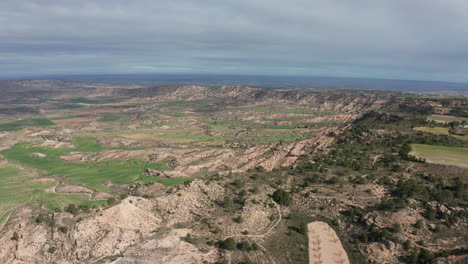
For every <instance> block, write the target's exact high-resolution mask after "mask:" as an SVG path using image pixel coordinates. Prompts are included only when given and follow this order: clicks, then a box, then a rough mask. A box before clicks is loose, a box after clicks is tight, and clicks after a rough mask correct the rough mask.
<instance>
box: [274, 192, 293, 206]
mask: <svg viewBox="0 0 468 264" xmlns="http://www.w3.org/2000/svg"><path fill="white" fill-rule="evenodd" d="M273 200H274V201H275V202H277V203H278V204H280V205H284V206H288V205H290V204H291V202H292V200H291V194H289V193H288V192H287V191H285V190H283V189H278V190H276V191H275V192H274V193H273Z"/></svg>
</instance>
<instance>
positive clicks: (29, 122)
mask: <svg viewBox="0 0 468 264" xmlns="http://www.w3.org/2000/svg"><path fill="white" fill-rule="evenodd" d="M53 125H55V124H54V123H53V122H52V121H50V120H49V119H47V118H29V119H23V120H18V121H15V122H11V123H6V124H0V131H16V130H20V129H22V128H24V127H44V126H53Z"/></svg>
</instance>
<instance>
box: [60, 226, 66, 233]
mask: <svg viewBox="0 0 468 264" xmlns="http://www.w3.org/2000/svg"><path fill="white" fill-rule="evenodd" d="M58 230H59V231H60V232H62V233H65V234H66V233H68V227H66V226H60V227H59V228H58Z"/></svg>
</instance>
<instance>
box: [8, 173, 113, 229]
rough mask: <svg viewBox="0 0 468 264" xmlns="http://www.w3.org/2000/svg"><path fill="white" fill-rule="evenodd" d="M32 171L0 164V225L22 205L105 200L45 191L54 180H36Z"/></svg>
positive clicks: (51, 206) (57, 205)
mask: <svg viewBox="0 0 468 264" xmlns="http://www.w3.org/2000/svg"><path fill="white" fill-rule="evenodd" d="M36 179H37V176H35V175H34V174H33V173H32V172H29V171H26V170H21V169H18V168H15V167H12V166H0V225H1V224H2V223H3V221H4V220H5V219H6V218H7V217H8V215H9V214H10V213H11V212H13V211H14V210H16V209H17V208H19V207H21V206H22V205H24V204H26V203H28V202H32V201H40V202H42V203H44V205H45V207H46V208H48V209H50V210H55V209H57V208H63V207H65V206H66V205H68V204H71V203H74V204H77V205H80V204H87V205H94V204H96V205H99V204H103V203H105V201H89V199H88V196H87V195H84V194H57V193H49V192H46V190H47V189H48V188H51V187H53V186H54V185H55V184H56V182H54V181H37V180H36Z"/></svg>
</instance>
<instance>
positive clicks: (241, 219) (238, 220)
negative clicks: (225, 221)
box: [233, 215, 244, 224]
mask: <svg viewBox="0 0 468 264" xmlns="http://www.w3.org/2000/svg"><path fill="white" fill-rule="evenodd" d="M233 220H234V222H236V223H239V224H240V223H243V222H244V218H242V216H241V215H239V216H238V217H235V218H234V219H233Z"/></svg>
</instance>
